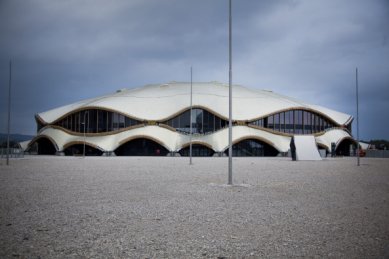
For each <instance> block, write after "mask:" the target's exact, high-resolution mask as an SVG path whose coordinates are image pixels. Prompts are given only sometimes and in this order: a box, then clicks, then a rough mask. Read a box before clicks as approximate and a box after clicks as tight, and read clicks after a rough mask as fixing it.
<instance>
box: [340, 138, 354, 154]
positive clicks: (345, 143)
mask: <svg viewBox="0 0 389 259" xmlns="http://www.w3.org/2000/svg"><path fill="white" fill-rule="evenodd" d="M356 148H357V145H356V143H355V141H354V140H352V139H350V138H345V139H343V140H342V141H341V142H340V143H339V144H338V146H337V147H336V150H335V152H336V155H337V156H350V155H355V151H356Z"/></svg>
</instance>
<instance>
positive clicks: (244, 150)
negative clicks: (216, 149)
mask: <svg viewBox="0 0 389 259" xmlns="http://www.w3.org/2000/svg"><path fill="white" fill-rule="evenodd" d="M224 153H225V154H226V155H227V156H228V149H226V151H224ZM277 155H278V151H277V149H275V148H274V147H272V146H271V145H269V144H267V143H265V142H263V141H260V140H257V139H245V140H242V141H240V142H238V143H236V144H234V145H233V146H232V156H277Z"/></svg>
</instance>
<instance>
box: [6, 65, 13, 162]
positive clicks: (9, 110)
mask: <svg viewBox="0 0 389 259" xmlns="http://www.w3.org/2000/svg"><path fill="white" fill-rule="evenodd" d="M11 76H12V63H11V60H10V61H9V84H8V130H7V165H9V134H10V129H11V80H12V79H11Z"/></svg>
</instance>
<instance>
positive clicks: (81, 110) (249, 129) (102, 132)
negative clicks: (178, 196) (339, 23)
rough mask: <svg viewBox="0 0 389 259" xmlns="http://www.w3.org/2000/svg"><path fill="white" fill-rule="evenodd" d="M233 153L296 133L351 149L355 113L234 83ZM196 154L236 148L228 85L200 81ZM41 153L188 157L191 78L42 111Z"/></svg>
mask: <svg viewBox="0 0 389 259" xmlns="http://www.w3.org/2000/svg"><path fill="white" fill-rule="evenodd" d="M232 95H233V107H232V120H233V132H232V141H233V155H234V156H277V155H283V154H285V153H287V152H288V150H289V148H290V141H291V137H292V136H294V135H296V134H304V135H308V134H309V135H313V136H314V138H315V141H316V144H317V146H318V147H319V149H325V150H326V151H327V152H329V151H330V150H331V144H332V143H334V144H332V145H335V148H336V152H337V154H341V155H349V154H350V145H351V144H353V143H354V142H355V141H354V140H353V138H352V135H351V122H352V120H353V117H352V116H350V115H348V114H344V113H341V112H338V111H334V110H331V109H328V108H325V107H321V106H317V105H312V104H308V103H305V102H302V101H299V100H296V99H293V98H290V97H286V96H283V95H280V94H276V93H273V92H272V91H267V90H256V89H249V88H246V87H243V86H240V85H233V90H232ZM192 98H193V106H192V107H193V109H192V128H193V136H192V145H193V155H194V156H223V155H224V154H228V85H226V84H222V83H218V82H209V83H193V95H192ZM36 121H37V125H38V133H37V136H36V137H35V138H34V139H33V140H32V141H31V142H30V143H29V145H28V147H27V151H30V152H31V153H34V152H35V153H38V154H59V155H77V154H82V153H83V151H84V145H85V147H86V148H85V153H86V155H116V156H122V155H124V156H126V155H129V156H131V155H139V156H142V155H150V156H167V155H181V156H187V155H188V153H189V144H190V135H189V132H190V121H191V120H190V83H181V82H170V83H167V84H154V85H146V86H143V87H140V88H135V89H122V90H118V91H117V92H116V93H113V94H109V95H106V96H101V97H97V98H92V99H88V100H83V101H79V102H76V103H73V104H69V105H66V106H62V107H59V108H55V109H52V110H50V111H47V112H42V113H39V114H37V115H36Z"/></svg>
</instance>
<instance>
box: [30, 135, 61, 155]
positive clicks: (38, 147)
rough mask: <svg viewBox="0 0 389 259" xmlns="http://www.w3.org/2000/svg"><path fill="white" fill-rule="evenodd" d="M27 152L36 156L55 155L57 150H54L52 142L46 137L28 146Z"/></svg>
mask: <svg viewBox="0 0 389 259" xmlns="http://www.w3.org/2000/svg"><path fill="white" fill-rule="evenodd" d="M28 151H29V152H30V153H31V154H38V155H55V153H56V152H57V149H56V148H55V146H54V144H53V142H51V140H50V139H48V138H46V137H42V138H39V139H37V140H36V141H34V143H33V144H31V145H30V147H29V148H28Z"/></svg>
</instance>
